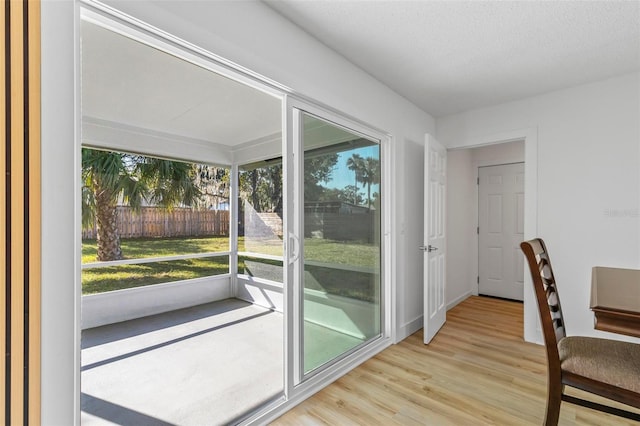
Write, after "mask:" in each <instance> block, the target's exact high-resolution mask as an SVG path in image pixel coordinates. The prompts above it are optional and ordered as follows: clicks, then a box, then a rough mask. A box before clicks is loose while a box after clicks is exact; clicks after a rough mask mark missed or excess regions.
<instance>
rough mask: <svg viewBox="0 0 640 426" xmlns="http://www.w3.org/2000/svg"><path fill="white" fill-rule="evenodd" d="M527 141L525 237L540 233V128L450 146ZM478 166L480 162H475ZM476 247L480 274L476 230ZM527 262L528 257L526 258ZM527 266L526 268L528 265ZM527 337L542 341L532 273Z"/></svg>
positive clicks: (526, 308) (526, 306)
mask: <svg viewBox="0 0 640 426" xmlns="http://www.w3.org/2000/svg"><path fill="white" fill-rule="evenodd" d="M516 141H524V179H525V183H524V239H525V240H528V239H531V238H535V237H537V236H538V129H537V127H529V128H524V129H518V130H513V131H509V132H503V133H496V134H493V135H488V136H481V137H471V138H469V139H467V140H464V141H461V142H460V143H459V144H456V145H455V146H449V147H448V149H450V150H454V149H455V150H457V149H468V148H480V147H483V146H489V145H498V144H502V143H507V142H516ZM474 167H477V165H474ZM474 205H475V209H476V213H475V216H474V217H476V218H477V216H478V214H477V208H478V200H477V190H476V200H475V203H474ZM474 238H475V239H474V243H473V244H472V247H473V249H472V250H474V251H475V252H473V251H472V259H475V261H474V262H475V267H474V270H475V275H473V279H474V283H475V277H476V276H477V275H478V263H477V262H478V260H477V259H478V252H477V251H478V236H477V235H476V234H475V233H474ZM523 262H524V258H523ZM525 270H526V269H525ZM473 294H476V295H477V294H478V287H477V285H474V287H473ZM524 340H525V341H527V342H535V343H542V332H541V329H540V324H539V319H538V311H537V305H536V300H535V295H534V293H533V284H532V282H531V277H530V276H529V274H527V273H525V277H524Z"/></svg>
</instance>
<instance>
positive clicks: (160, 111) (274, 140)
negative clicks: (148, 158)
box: [81, 21, 354, 164]
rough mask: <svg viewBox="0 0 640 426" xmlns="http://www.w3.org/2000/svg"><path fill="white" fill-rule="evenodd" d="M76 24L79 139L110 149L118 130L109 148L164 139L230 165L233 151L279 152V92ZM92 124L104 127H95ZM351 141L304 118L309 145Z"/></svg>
mask: <svg viewBox="0 0 640 426" xmlns="http://www.w3.org/2000/svg"><path fill="white" fill-rule="evenodd" d="M81 25H82V26H81V59H82V61H81V62H82V72H81V74H82V79H81V80H82V82H81V97H82V104H81V105H82V106H81V110H82V111H81V114H82V118H83V120H82V126H83V135H86V137H85V138H84V140H83V143H85V144H88V145H93V146H109V145H110V143H111V142H110V141H109V140H108V139H113V138H118V137H119V135H123V134H124V135H125V136H126V137H127V138H129V140H127V141H126V142H124V143H117V144H115V145H113V146H114V149H122V147H123V145H124V146H127V145H130V142H131V139H135V138H136V135H144V136H149V135H152V136H153V137H154V138H157V137H158V136H160V137H164V136H166V140H170V141H179V140H189V141H190V142H191V143H194V142H195V143H197V144H199V145H200V146H207V145H209V146H211V147H212V148H213V147H215V149H216V150H217V151H218V152H220V153H222V154H224V155H220V156H219V160H218V161H217V162H218V163H222V164H228V163H231V162H232V159H233V157H234V156H233V155H232V154H231V153H232V152H234V151H236V150H240V151H252V154H251V155H246V154H245V155H240V156H239V157H242V158H250V159H251V160H252V161H255V160H259V159H268V158H274V157H279V156H281V155H282V152H281V150H282V144H281V134H282V133H281V128H282V116H281V115H282V104H281V100H280V99H279V98H278V97H277V96H274V95H271V94H269V93H266V92H263V91H261V90H258V89H255V88H253V87H250V86H248V85H246V84H243V83H240V82H237V81H235V80H232V79H230V78H227V77H224V76H222V75H220V74H218V73H215V72H213V71H211V70H208V69H205V68H202V67H200V66H198V65H195V64H193V63H191V62H187V61H185V60H183V59H181V58H178V57H176V56H173V55H171V54H168V53H166V52H164V51H161V50H159V49H156V48H154V47H151V46H149V45H147V44H144V43H141V42H139V41H136V40H133V39H131V38H128V37H126V36H123V35H121V34H118V33H116V32H113V31H111V30H110V29H107V28H104V27H102V26H100V25H96V24H95V23H92V22H88V21H82V24H81ZM96 126H98V128H99V129H102V130H104V129H108V131H106V132H96V131H95V129H96ZM96 135H97V136H96ZM96 138H97V139H104V140H99V141H96ZM141 139H142V137H141ZM353 139H354V135H353V134H352V133H350V132H346V131H342V130H341V129H340V128H338V127H336V126H333V125H323V123H322V122H320V121H318V120H312V119H311V120H310V119H308V118H306V117H305V146H306V147H307V148H310V147H318V146H325V145H328V144H335V143H336V142H348V141H351V140H353ZM258 145H260V146H261V147H260V149H256V150H254V149H253V148H254V147H256V146H258ZM148 146H153V144H150V145H148ZM131 149H134V148H133V147H132V148H131ZM142 150H143V151H144V150H147V151H148V148H142ZM225 151H226V152H225ZM146 153H147V154H153V152H146ZM256 156H257V157H256Z"/></svg>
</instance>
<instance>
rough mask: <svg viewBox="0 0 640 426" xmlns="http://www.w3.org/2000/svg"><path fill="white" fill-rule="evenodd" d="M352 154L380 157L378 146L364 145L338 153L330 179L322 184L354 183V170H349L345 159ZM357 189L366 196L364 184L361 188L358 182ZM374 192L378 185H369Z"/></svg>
mask: <svg viewBox="0 0 640 426" xmlns="http://www.w3.org/2000/svg"><path fill="white" fill-rule="evenodd" d="M353 154H359V155H360V156H361V157H362V158H367V157H373V158H376V159H380V146H379V145H371V146H365V147H362V148H356V149H352V150H349V151H345V152H341V153H339V154H338V162H337V163H336V166H335V167H334V168H333V173H332V175H331V176H332V179H331V180H330V181H329V182H323V186H326V187H327V188H344V187H345V186H347V185H353V184H355V172H354V171H352V170H349V168H348V167H347V160H348V159H349V158H351V156H352V155H353ZM358 189H359V190H360V192H361V193H362V194H364V195H365V196H366V193H367V188H366V186H365V187H364V188H363V187H362V184H361V183H360V182H358ZM374 192H379V189H378V185H371V193H372V194H373V193H374Z"/></svg>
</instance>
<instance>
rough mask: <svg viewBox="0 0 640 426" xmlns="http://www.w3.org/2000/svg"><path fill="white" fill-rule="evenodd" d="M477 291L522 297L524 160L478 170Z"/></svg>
mask: <svg viewBox="0 0 640 426" xmlns="http://www.w3.org/2000/svg"><path fill="white" fill-rule="evenodd" d="M478 178H479V182H478V226H479V230H478V278H479V279H478V293H480V294H484V295H488V296H496V297H504V298H507V299H514V300H523V291H524V290H523V287H524V262H523V260H522V253H521V252H520V242H521V241H522V240H523V238H524V163H516V164H505V165H500V166H490V167H480V168H479V169H478Z"/></svg>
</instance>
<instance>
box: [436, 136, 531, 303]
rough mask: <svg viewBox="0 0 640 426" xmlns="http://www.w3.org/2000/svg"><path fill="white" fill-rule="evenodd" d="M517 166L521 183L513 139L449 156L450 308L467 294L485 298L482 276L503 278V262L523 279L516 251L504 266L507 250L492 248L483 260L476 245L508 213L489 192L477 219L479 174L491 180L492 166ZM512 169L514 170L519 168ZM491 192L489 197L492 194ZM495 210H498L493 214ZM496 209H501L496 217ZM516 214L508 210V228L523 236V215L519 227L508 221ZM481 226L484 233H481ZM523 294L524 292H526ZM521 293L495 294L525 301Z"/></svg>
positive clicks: (519, 142)
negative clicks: (516, 227) (481, 283)
mask: <svg viewBox="0 0 640 426" xmlns="http://www.w3.org/2000/svg"><path fill="white" fill-rule="evenodd" d="M516 163H519V164H520V165H521V167H523V172H522V173H523V174H522V175H521V177H520V178H518V179H521V180H523V179H524V165H525V164H524V163H525V140H524V138H522V139H516V140H513V139H511V140H509V141H506V142H500V141H499V140H497V141H492V142H490V143H488V144H485V145H479V146H474V147H471V148H464V149H454V150H449V151H448V160H447V166H448V167H449V177H448V181H447V185H448V188H447V194H448V195H447V199H448V205H447V207H448V213H447V230H448V232H449V236H448V239H447V244H448V248H449V250H448V253H449V261H448V266H447V277H448V278H447V293H448V295H447V300H449V301H450V303H449V308H450V307H452V306H454V305H456V304H457V303H459V302H460V301H462V300H464V299H465V298H466V297H468V296H469V295H478V294H483V292H482V291H481V289H480V282H481V280H482V277H483V276H484V277H485V281H491V280H490V279H487V278H486V277H488V278H494V277H497V276H498V275H499V274H502V272H500V273H499V272H498V271H502V269H503V265H504V264H505V262H507V261H508V262H511V263H510V266H511V267H513V268H516V274H518V276H520V275H519V274H521V273H522V274H524V269H523V265H524V258H523V257H522V255H521V254H519V257H518V256H517V255H516V254H515V253H514V251H515V249H514V250H510V257H509V259H510V260H507V261H505V260H504V259H503V256H502V255H501V254H502V253H504V250H505V249H504V248H503V244H502V242H501V244H500V248H499V249H498V248H497V246H496V248H495V249H494V250H492V251H491V252H490V253H487V252H485V253H483V256H480V250H479V246H478V244H479V242H480V239H481V238H480V236H481V233H482V232H483V231H484V230H487V231H488V228H487V227H489V226H490V227H494V228H496V229H497V227H498V224H499V225H500V227H502V225H503V222H504V221H503V220H502V219H503V217H504V215H505V214H507V213H503V209H502V205H501V200H500V197H497V196H492V197H491V198H489V196H488V195H489V192H491V191H488V192H487V200H485V202H484V207H483V208H485V210H486V211H485V213H484V216H483V218H481V217H480V214H481V206H480V201H481V200H480V196H479V195H480V194H479V190H480V185H479V182H480V180H481V179H480V180H479V177H480V176H479V173H487V174H488V175H490V174H491V173H490V172H491V170H492V169H491V167H493V166H499V165H504V164H516ZM514 167H516V168H517V167H520V166H514ZM483 170H484V172H483ZM491 179H492V181H494V182H497V181H498V180H499V179H498V178H491ZM520 183H522V185H523V186H522V191H519V192H518V193H519V194H520V195H517V196H516V195H514V196H513V197H514V199H515V200H514V203H515V206H514V208H515V209H517V208H520V209H522V210H523V209H524V199H525V193H524V182H523V181H522V182H520ZM496 185H497V184H496ZM497 186H499V185H497ZM491 193H492V194H493V192H491ZM487 203H488V204H492V205H491V207H492V209H491V210H493V211H491V212H489V211H488V210H489V207H488V206H487ZM517 203H521V204H517ZM499 205H500V207H501V208H500V209H497V207H498V206H499ZM518 206H520V207H518ZM505 208H506V207H505ZM497 210H499V212H498V211H497ZM489 213H491V214H489ZM516 213H517V211H511V212H509V213H508V214H510V215H511V218H510V220H509V224H510V225H513V226H519V227H521V228H522V230H523V231H524V226H525V225H524V213H523V216H522V219H521V221H520V222H518V221H517V220H515V219H513V220H511V219H512V218H515V217H516ZM481 220H484V221H485V224H484V225H482V224H481ZM514 221H515V222H514ZM483 227H484V228H485V229H483ZM492 230H493V229H492ZM491 234H493V233H491ZM522 235H523V234H522ZM492 236H493V235H492ZM514 238H515V237H514ZM514 241H515V240H514ZM483 243H484V240H483ZM518 244H519V241H518ZM512 245H513V244H512ZM518 250H519V246H518ZM487 254H489V255H490V256H488V255H487ZM517 268H519V269H517ZM521 271H522V272H521ZM519 287H520V289H522V288H523V287H524V286H523V285H522V283H520V284H519ZM521 291H522V290H521ZM524 292H525V293H526V290H525V291H524ZM488 294H491V293H488ZM520 294H521V293H518V292H516V293H515V295H513V294H508V295H506V296H500V294H494V295H495V296H498V297H506V298H510V299H519V300H523V297H522V296H520Z"/></svg>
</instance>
